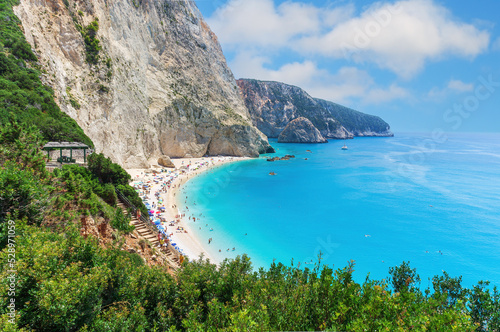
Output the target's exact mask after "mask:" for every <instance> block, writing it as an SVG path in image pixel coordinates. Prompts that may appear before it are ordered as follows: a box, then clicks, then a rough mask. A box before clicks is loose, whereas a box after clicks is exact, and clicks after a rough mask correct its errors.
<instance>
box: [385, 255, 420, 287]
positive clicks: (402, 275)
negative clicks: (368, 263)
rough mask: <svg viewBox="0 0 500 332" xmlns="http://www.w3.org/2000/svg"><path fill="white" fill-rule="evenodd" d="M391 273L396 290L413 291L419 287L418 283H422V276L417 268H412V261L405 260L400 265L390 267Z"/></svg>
mask: <svg viewBox="0 0 500 332" xmlns="http://www.w3.org/2000/svg"><path fill="white" fill-rule="evenodd" d="M389 274H390V275H391V278H390V280H391V283H392V287H393V288H394V291H395V292H398V293H404V292H413V291H414V290H415V289H417V284H419V283H420V276H419V275H418V274H417V269H412V268H410V262H405V261H403V263H402V264H401V265H399V266H395V267H390V268H389Z"/></svg>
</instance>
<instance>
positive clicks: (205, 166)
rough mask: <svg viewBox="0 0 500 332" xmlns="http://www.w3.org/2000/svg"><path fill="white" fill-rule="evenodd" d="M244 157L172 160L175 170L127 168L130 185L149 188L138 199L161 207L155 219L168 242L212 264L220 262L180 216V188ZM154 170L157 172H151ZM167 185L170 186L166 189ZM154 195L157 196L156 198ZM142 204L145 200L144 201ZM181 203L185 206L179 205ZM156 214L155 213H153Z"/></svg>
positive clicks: (186, 253) (191, 256) (187, 254)
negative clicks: (209, 171) (159, 221)
mask: <svg viewBox="0 0 500 332" xmlns="http://www.w3.org/2000/svg"><path fill="white" fill-rule="evenodd" d="M245 159H248V158H245V157H204V158H179V159H172V162H173V163H174V165H175V169H174V168H165V167H161V166H157V167H155V166H154V165H153V167H152V168H149V169H127V172H128V173H129V174H130V175H131V176H132V183H131V185H132V186H134V187H140V186H141V185H142V184H147V185H149V186H150V187H149V192H148V193H146V192H143V191H141V193H142V195H140V196H141V197H146V198H147V199H146V200H145V202H147V203H148V204H149V205H150V206H153V204H154V207H155V208H153V210H156V209H157V208H160V207H164V208H165V209H164V212H161V213H158V214H157V217H158V218H161V219H162V220H165V222H162V225H163V226H164V227H165V228H166V233H167V234H169V236H170V241H171V242H172V243H176V246H177V247H179V249H180V251H181V253H183V254H184V255H185V256H187V257H188V258H189V260H196V259H198V257H199V256H200V255H202V254H203V257H205V258H209V259H210V261H211V262H213V263H219V260H218V259H215V257H211V256H210V254H209V253H208V252H207V251H206V250H205V248H204V247H203V246H202V245H201V241H200V239H198V238H197V237H196V235H195V234H194V232H193V231H192V229H191V227H190V223H189V222H188V221H189V220H187V219H188V216H184V217H183V216H181V215H180V212H179V210H180V209H179V208H180V207H181V206H185V204H184V201H183V200H182V199H183V198H182V195H181V189H182V186H183V185H184V184H185V183H186V182H187V181H188V180H190V179H192V178H194V177H195V176H197V175H199V174H201V173H203V172H205V171H208V170H210V169H212V168H214V167H217V166H221V165H223V164H227V163H231V162H236V161H241V160H245ZM153 171H155V172H156V173H153ZM168 186H169V187H168ZM155 193H158V194H157V195H155ZM143 201H144V199H143ZM182 204H184V205H182ZM155 213H156V212H155Z"/></svg>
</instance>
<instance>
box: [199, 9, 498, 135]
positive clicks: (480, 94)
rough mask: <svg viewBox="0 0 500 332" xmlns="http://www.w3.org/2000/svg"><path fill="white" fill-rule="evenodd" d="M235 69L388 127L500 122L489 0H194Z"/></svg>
mask: <svg viewBox="0 0 500 332" xmlns="http://www.w3.org/2000/svg"><path fill="white" fill-rule="evenodd" d="M196 4H197V5H198V8H199V9H200V11H201V13H202V14H203V16H204V18H205V20H206V21H207V22H208V24H209V26H210V27H211V28H212V30H213V31H214V32H215V33H216V35H217V37H218V39H219V42H220V44H221V46H222V50H223V52H224V55H225V56H226V59H227V61H228V64H229V67H230V68H231V70H232V71H233V73H234V75H235V77H236V78H254V79H259V80H272V81H279V82H283V83H287V84H292V85H296V86H299V87H301V88H303V89H304V90H305V91H307V92H308V93H309V94H310V95H311V96H313V97H317V98H322V99H326V100H330V101H333V102H336V103H339V104H342V105H344V106H347V107H351V108H353V109H356V110H358V111H361V112H364V113H368V114H374V115H378V116H380V117H382V118H383V119H384V120H386V121H387V122H388V123H389V124H390V125H391V128H392V130H393V131H394V132H433V131H439V132H441V131H444V132H500V63H499V60H500V27H499V26H498V23H500V22H498V21H499V19H500V14H499V13H500V1H498V0H477V1H474V2H473V1H465V0H401V1H367V0H325V1H321V0H301V1H299V0H287V1H283V0H196Z"/></svg>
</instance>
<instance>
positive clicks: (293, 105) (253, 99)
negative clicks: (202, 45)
mask: <svg viewBox="0 0 500 332" xmlns="http://www.w3.org/2000/svg"><path fill="white" fill-rule="evenodd" d="M237 83H238V86H239V87H240V90H241V94H242V96H243V98H244V100H245V105H246V106H247V108H248V110H249V112H250V115H251V117H252V121H253V123H254V124H255V125H256V126H257V128H259V129H260V130H261V131H262V132H263V133H264V134H266V135H267V136H268V137H278V136H279V135H280V133H281V132H282V131H283V130H284V129H285V127H286V126H287V125H288V123H290V121H292V120H294V119H297V118H299V117H304V118H307V119H309V120H310V121H311V122H312V124H313V125H314V127H316V128H317V129H318V130H319V131H320V133H321V135H322V136H324V137H325V138H336V139H345V138H352V137H354V136H393V134H392V132H391V131H390V127H389V125H388V124H387V123H386V122H385V121H383V120H382V119H381V118H379V117H377V116H373V115H368V114H364V113H361V112H358V111H354V110H352V109H350V108H347V107H344V106H341V105H338V104H335V103H332V102H329V101H325V100H321V99H316V98H313V97H311V96H310V95H309V94H308V93H307V92H305V91H304V90H302V89H301V88H299V87H296V86H292V85H288V84H285V83H280V82H269V81H258V80H253V79H239V80H237Z"/></svg>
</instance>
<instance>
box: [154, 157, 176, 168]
mask: <svg viewBox="0 0 500 332" xmlns="http://www.w3.org/2000/svg"><path fill="white" fill-rule="evenodd" d="M158 165H160V166H163V167H169V168H175V165H174V163H173V162H172V160H170V157H169V156H161V157H160V158H158Z"/></svg>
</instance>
